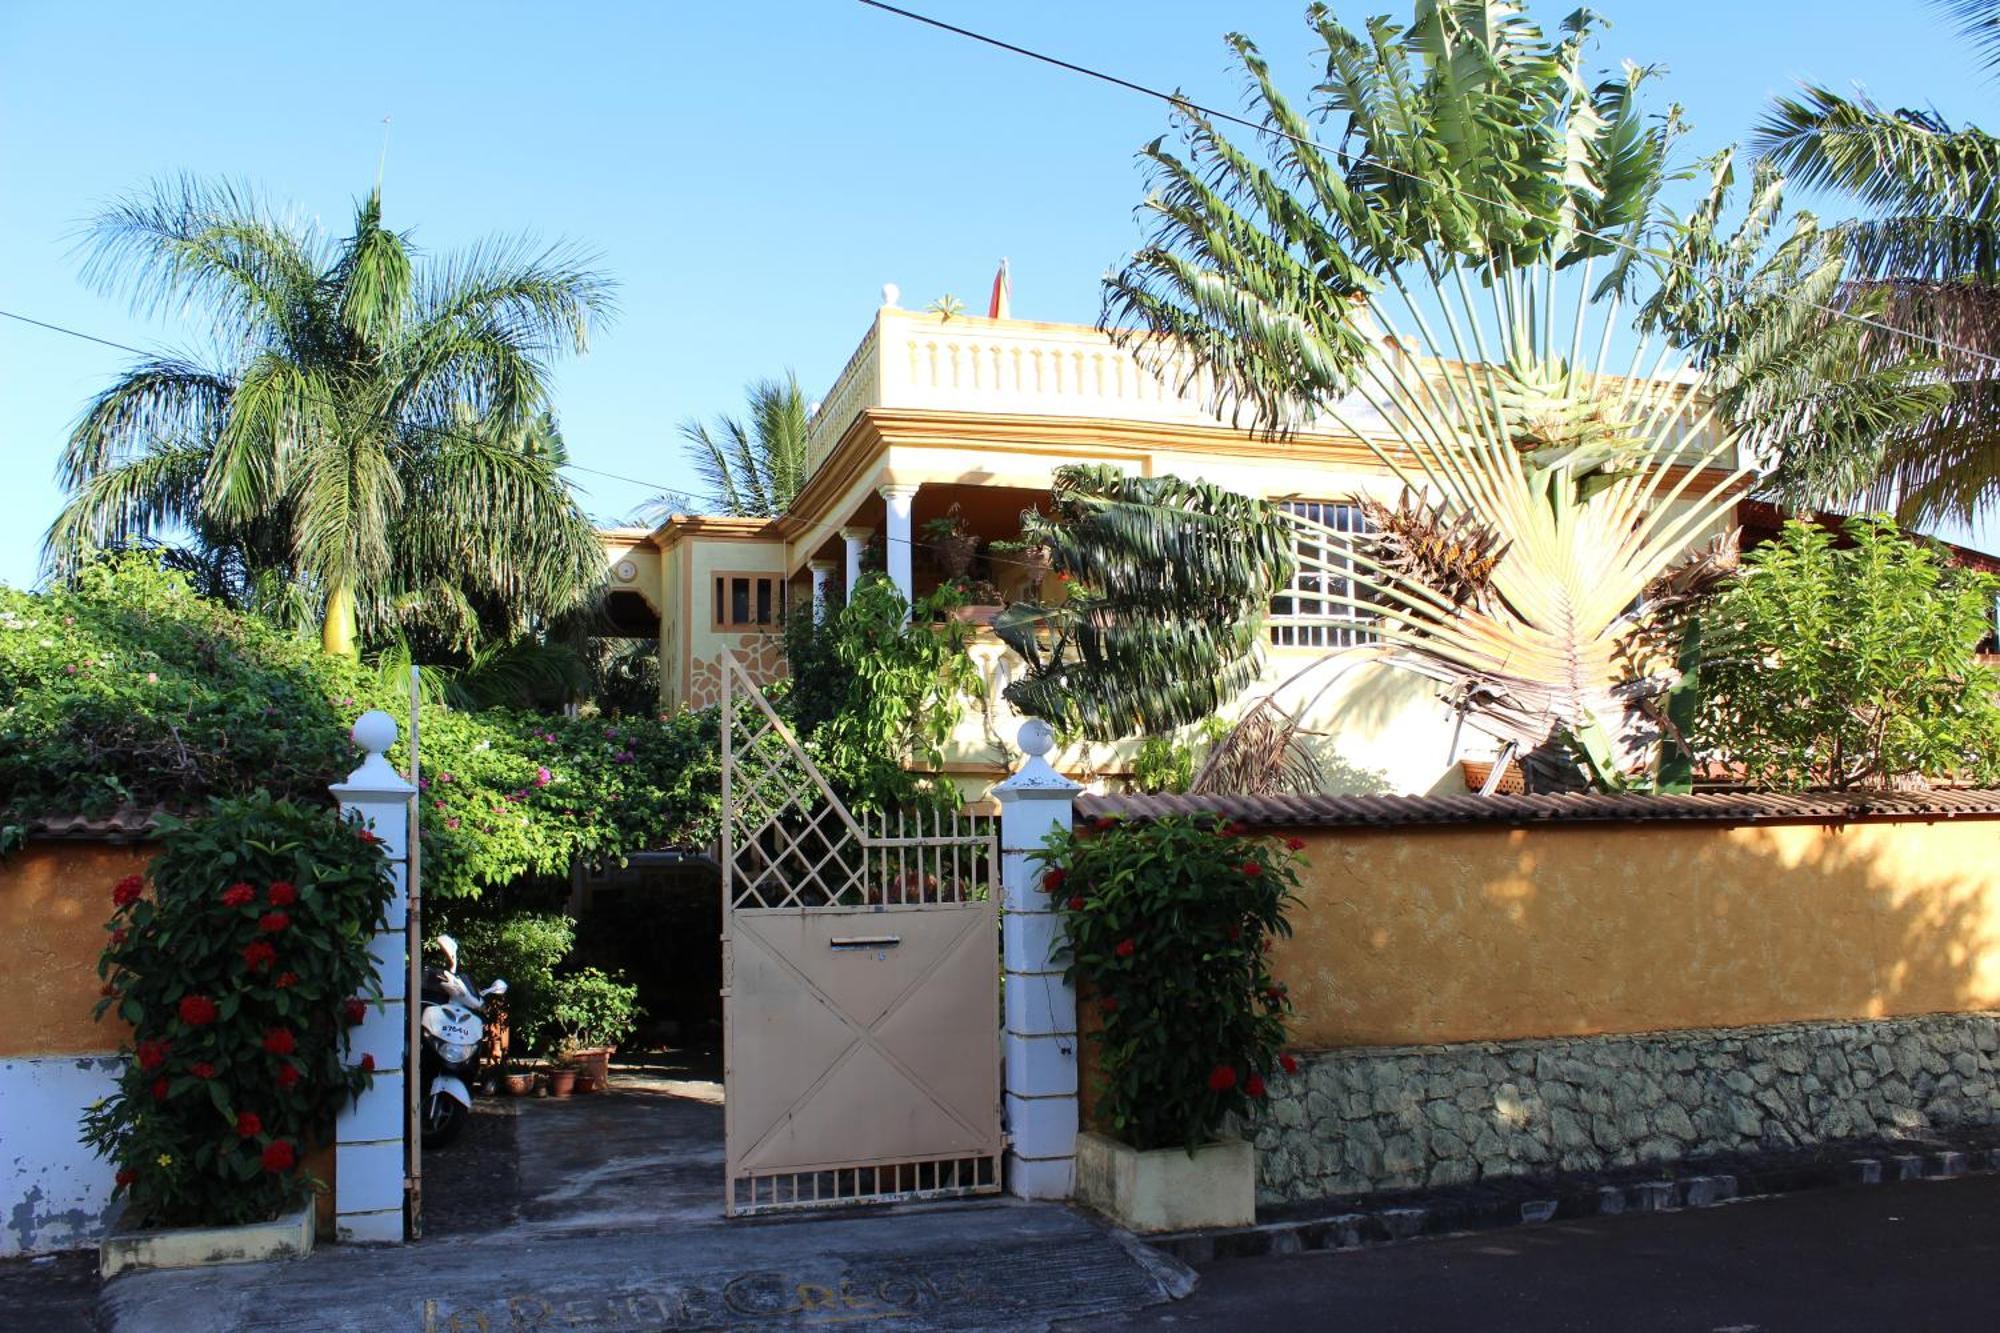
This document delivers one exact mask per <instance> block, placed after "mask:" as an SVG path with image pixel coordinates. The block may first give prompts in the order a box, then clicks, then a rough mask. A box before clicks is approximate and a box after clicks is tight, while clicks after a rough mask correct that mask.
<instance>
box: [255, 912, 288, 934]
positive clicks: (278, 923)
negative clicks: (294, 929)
mask: <svg viewBox="0 0 2000 1333" xmlns="http://www.w3.org/2000/svg"><path fill="white" fill-rule="evenodd" d="M291 924H292V919H291V917H289V916H287V915H285V913H283V912H266V913H264V915H262V916H260V917H258V918H257V929H259V930H261V931H263V932H264V933H265V934H266V935H275V934H277V933H278V932H279V931H281V930H283V929H285V928H286V927H287V926H289V925H291Z"/></svg>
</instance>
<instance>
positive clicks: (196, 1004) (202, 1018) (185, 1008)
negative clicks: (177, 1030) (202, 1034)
mask: <svg viewBox="0 0 2000 1333" xmlns="http://www.w3.org/2000/svg"><path fill="white" fill-rule="evenodd" d="M180 1016H181V1022H183V1023H185V1024H187V1025H188V1026H189V1027H191V1028H199V1027H206V1026H208V1025H209V1024H210V1023H213V1022H214V1021H215V1001H214V1000H211V999H209V998H208V997H207V996H206V995H183V996H182V997H181V1005H180Z"/></svg>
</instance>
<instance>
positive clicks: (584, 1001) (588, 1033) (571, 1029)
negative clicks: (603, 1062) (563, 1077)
mask: <svg viewBox="0 0 2000 1333" xmlns="http://www.w3.org/2000/svg"><path fill="white" fill-rule="evenodd" d="M554 995H555V1002H554V1004H553V1005H551V1006H550V1010H549V1013H550V1018H551V1020H552V1021H551V1030H552V1032H553V1034H554V1038H555V1046H556V1051H557V1053H558V1054H560V1055H564V1056H567V1055H569V1054H571V1053H572V1052H575V1051H587V1050H595V1049H597V1048H598V1047H602V1046H616V1045H618V1044H619V1043H620V1042H622V1041H624V1040H625V1039H626V1038H627V1037H629V1036H631V1035H632V1031H633V1029H634V1028H636V1027H638V1025H639V988H638V987H637V986H628V985H626V984H625V981H624V978H623V977H615V976H612V975H611V974H610V973H608V972H603V971H600V970H598V969H597V968H594V967H586V968H584V969H582V970H581V971H578V972H571V973H569V974H568V975H566V976H560V977H557V978H556V983H555V988H554Z"/></svg>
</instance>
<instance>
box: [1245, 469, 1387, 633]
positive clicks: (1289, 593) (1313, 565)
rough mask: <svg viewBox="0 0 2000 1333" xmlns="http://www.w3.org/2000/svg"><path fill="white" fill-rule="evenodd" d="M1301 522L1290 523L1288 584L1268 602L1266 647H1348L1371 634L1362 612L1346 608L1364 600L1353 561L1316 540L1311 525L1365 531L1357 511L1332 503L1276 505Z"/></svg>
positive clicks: (1366, 529)
mask: <svg viewBox="0 0 2000 1333" xmlns="http://www.w3.org/2000/svg"><path fill="white" fill-rule="evenodd" d="M1278 507H1279V508H1280V509H1282V510H1284V511H1285V512H1286V513H1288V514H1292V515H1296V516H1297V517H1298V518H1299V519H1302V520H1304V521H1303V522H1300V523H1295V524H1293V525H1292V533H1293V536H1292V557H1293V560H1294V562H1295V563H1296V564H1297V569H1296V570H1294V572H1293V574H1292V581H1291V582H1290V583H1289V584H1287V585H1286V586H1285V587H1284V588H1282V589H1280V590H1279V592H1278V595H1277V596H1275V597H1273V598H1272V599H1271V616H1270V621H1269V625H1270V633H1271V643H1272V645H1273V646H1274V647H1278V648H1351V647H1353V646H1354V645H1355V644H1358V643H1368V642H1370V641H1372V640H1373V639H1374V637H1375V636H1374V634H1373V632H1372V631H1370V630H1369V628H1368V621H1369V616H1368V614H1367V613H1366V612H1364V611H1361V610H1358V609H1357V608H1355V607H1353V606H1351V605H1349V604H1348V601H1347V599H1348V598H1350V597H1359V596H1365V594H1366V589H1365V587H1363V586H1362V585H1360V584H1359V583H1357V582H1356V580H1355V577H1354V568H1353V562H1352V561H1351V560H1349V559H1348V557H1347V554H1346V552H1345V551H1344V550H1343V549H1341V548H1340V547H1338V546H1331V545H1328V544H1327V543H1326V542H1323V541H1318V540H1315V537H1316V533H1315V531H1314V528H1315V525H1316V526H1318V527H1321V528H1327V529H1331V530H1332V531H1334V532H1347V533H1361V532H1366V531H1368V520H1367V518H1366V517H1365V516H1364V515H1363V514H1362V512H1361V510H1360V508H1359V507H1358V506H1355V505H1351V504H1341V503H1339V502H1337V501H1332V500H1287V501H1284V502H1283V503H1281V504H1280V505H1279V506H1278Z"/></svg>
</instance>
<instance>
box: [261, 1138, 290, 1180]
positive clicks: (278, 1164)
mask: <svg viewBox="0 0 2000 1333" xmlns="http://www.w3.org/2000/svg"><path fill="white" fill-rule="evenodd" d="M262 1160H263V1163H264V1169H265V1170H266V1171H270V1172H274V1173H275V1172H278V1171H289V1170H291V1169H292V1166H293V1164H294V1163H296V1162H297V1161H298V1155H297V1154H296V1153H294V1152H293V1151H292V1145H291V1144H289V1143H287V1142H286V1141H285V1140H283V1139H274V1140H273V1141H272V1142H271V1143H270V1144H269V1145H268V1146H266V1147H265V1149H264V1156H263V1159H262Z"/></svg>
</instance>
